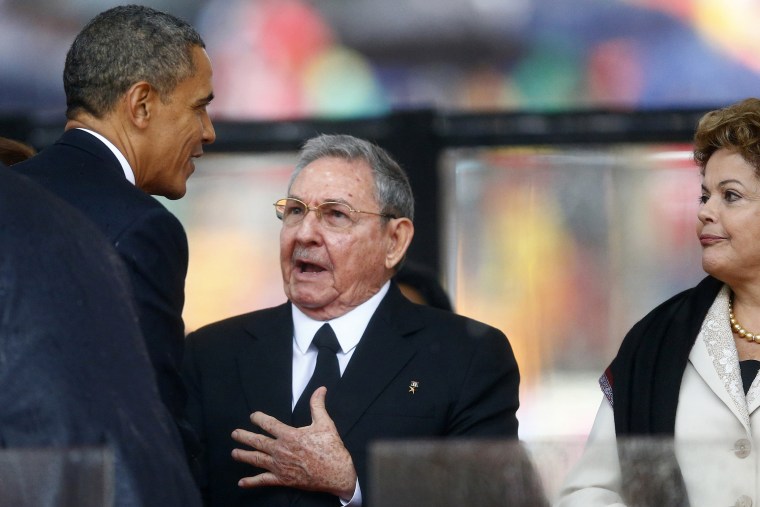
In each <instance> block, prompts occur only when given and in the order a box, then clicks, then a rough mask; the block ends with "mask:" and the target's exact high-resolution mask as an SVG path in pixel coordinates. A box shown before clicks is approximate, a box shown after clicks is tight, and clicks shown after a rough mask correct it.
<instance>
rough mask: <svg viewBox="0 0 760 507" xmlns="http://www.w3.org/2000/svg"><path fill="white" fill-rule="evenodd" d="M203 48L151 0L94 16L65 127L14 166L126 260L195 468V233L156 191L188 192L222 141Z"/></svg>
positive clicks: (72, 53)
mask: <svg viewBox="0 0 760 507" xmlns="http://www.w3.org/2000/svg"><path fill="white" fill-rule="evenodd" d="M204 47H205V46H204V43H203V40H202V39H201V37H200V35H198V33H197V32H196V31H195V29H193V27H191V26H190V25H189V24H187V23H186V22H184V21H182V20H180V19H178V18H176V17H174V16H172V15H170V14H166V13H163V12H160V11H157V10H155V9H151V8H149V7H143V6H138V5H128V6H120V7H114V8H112V9H109V10H106V11H104V12H102V13H100V14H98V15H97V16H95V18H93V19H92V20H91V21H90V22H89V23H88V24H87V25H86V26H85V27H84V28H83V29H82V31H81V32H80V33H79V34H78V35H77V36H76V38H75V40H74V42H73V44H72V45H71V47H70V48H69V51H68V53H67V55H66V63H65V67H64V73H63V77H64V89H65V92H66V104H67V110H66V117H67V119H68V121H67V122H66V125H65V128H64V130H65V132H64V134H63V135H62V136H61V137H60V138H59V139H58V141H56V143H55V144H53V145H52V146H50V147H48V148H46V149H44V150H42V151H41V152H40V153H39V154H38V155H36V156H35V157H32V158H31V159H29V160H27V161H25V162H21V163H19V164H16V165H14V166H13V169H15V170H17V171H18V172H19V173H21V174H24V175H26V176H28V177H29V178H31V179H33V180H34V181H36V182H37V183H39V184H41V185H42V186H44V187H45V188H47V189H48V190H50V191H51V192H53V193H55V194H56V195H58V196H59V197H61V198H63V199H64V200H65V201H67V202H69V203H70V204H71V205H73V206H74V207H76V208H77V209H79V211H81V212H82V213H83V214H84V215H85V216H86V217H87V218H89V219H90V220H92V221H93V222H94V223H95V224H96V225H97V226H98V228H99V229H100V230H101V231H102V232H103V233H104V234H105V235H106V237H107V238H108V239H109V240H110V241H111V243H112V244H113V245H114V247H115V248H116V251H117V252H118V253H119V255H120V256H121V258H122V260H123V261H124V263H125V264H126V266H127V272H128V274H129V278H130V282H131V284H132V289H133V292H134V297H135V302H136V308H137V312H138V317H139V321H140V329H141V331H142V335H143V338H144V340H145V343H146V345H147V348H148V353H149V355H150V359H151V362H152V364H153V368H154V371H155V377H156V381H157V382H158V388H159V393H160V394H161V399H162V400H163V402H164V404H165V405H166V407H167V408H168V409H169V411H170V413H171V414H172V415H173V416H174V418H175V421H176V422H177V425H178V427H179V429H180V432H181V434H182V436H183V441H184V442H185V445H186V449H187V452H188V457H189V459H190V463H191V465H193V463H194V462H195V460H196V459H197V457H198V454H199V448H198V443H197V439H196V438H194V437H193V435H192V430H191V429H190V427H189V426H188V425H187V424H186V423H185V422H184V420H183V419H182V413H183V411H184V405H185V391H184V386H183V384H182V379H181V377H180V372H179V370H180V367H181V362H182V353H183V347H184V332H185V330H184V324H183V320H182V309H183V305H184V284H185V275H186V273H187V263H188V247H187V237H186V235H185V231H184V229H183V228H182V225H181V224H180V222H179V220H177V218H176V217H175V216H174V215H172V214H171V213H170V212H169V211H168V210H167V209H166V208H165V207H164V206H163V205H161V204H160V203H159V202H158V201H157V200H156V199H154V198H153V197H151V194H153V195H161V196H165V197H168V198H170V199H177V198H180V197H182V196H183V195H184V194H185V190H186V181H187V179H188V178H189V177H190V175H191V174H192V173H193V171H194V169H195V166H194V159H196V158H197V157H200V156H201V155H202V154H203V146H204V145H206V144H208V143H212V142H213V141H214V139H215V133H214V128H213V126H212V124H211V120H210V119H209V116H208V113H207V110H206V107H207V106H208V105H209V103H210V102H211V100H212V98H213V97H214V93H213V88H212V83H211V75H212V69H211V62H210V61H209V58H208V55H207V54H206V51H205V49H204Z"/></svg>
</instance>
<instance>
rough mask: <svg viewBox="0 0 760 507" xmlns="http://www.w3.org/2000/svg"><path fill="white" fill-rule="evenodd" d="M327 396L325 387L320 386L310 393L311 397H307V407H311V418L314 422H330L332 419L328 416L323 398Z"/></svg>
mask: <svg viewBox="0 0 760 507" xmlns="http://www.w3.org/2000/svg"><path fill="white" fill-rule="evenodd" d="M326 397H327V388H326V387H324V386H322V387H320V388H318V389H317V390H316V391H314V393H313V394H312V395H311V398H310V399H309V407H310V409H311V419H312V421H314V423H325V422H329V423H330V424H332V419H331V418H330V415H329V414H328V413H327V408H326V407H325V398H326Z"/></svg>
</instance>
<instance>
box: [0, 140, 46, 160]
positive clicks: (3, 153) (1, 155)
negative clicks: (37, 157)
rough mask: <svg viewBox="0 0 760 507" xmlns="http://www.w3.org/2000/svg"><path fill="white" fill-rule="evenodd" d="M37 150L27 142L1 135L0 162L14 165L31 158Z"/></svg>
mask: <svg viewBox="0 0 760 507" xmlns="http://www.w3.org/2000/svg"><path fill="white" fill-rule="evenodd" d="M35 153H37V151H36V150H35V149H34V148H32V147H31V146H29V145H28V144H26V143H22V142H21V141H16V140H15V139H9V138H7V137H0V163H3V164H5V165H13V164H16V163H18V162H23V161H24V160H26V159H28V158H31V157H32V156H34V154H35Z"/></svg>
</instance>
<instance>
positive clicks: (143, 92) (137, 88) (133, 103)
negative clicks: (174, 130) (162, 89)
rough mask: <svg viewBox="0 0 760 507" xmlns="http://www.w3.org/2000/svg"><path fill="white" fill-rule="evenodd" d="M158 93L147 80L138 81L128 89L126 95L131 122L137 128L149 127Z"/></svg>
mask: <svg viewBox="0 0 760 507" xmlns="http://www.w3.org/2000/svg"><path fill="white" fill-rule="evenodd" d="M158 98H159V97H158V93H157V92H156V90H155V89H154V88H153V87H152V86H151V85H150V84H149V83H148V82H146V81H138V82H137V83H135V84H133V85H132V86H130V87H129V89H128V90H127V93H126V94H125V96H124V101H125V105H126V108H127V115H128V117H129V120H130V122H131V123H132V124H133V125H134V126H135V127H137V128H140V129H144V128H147V126H148V123H149V122H150V118H151V115H152V114H153V108H154V102H155V101H156V100H158Z"/></svg>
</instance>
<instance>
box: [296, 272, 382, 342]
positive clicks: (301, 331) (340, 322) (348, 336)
mask: <svg viewBox="0 0 760 507" xmlns="http://www.w3.org/2000/svg"><path fill="white" fill-rule="evenodd" d="M390 285H391V282H390V280H389V281H387V282H385V284H384V285H383V286H382V287H381V288H380V290H379V291H377V294H375V295H374V296H372V297H371V298H369V299H368V300H367V301H365V302H364V303H362V304H360V305H359V306H357V307H356V308H354V309H353V310H351V311H350V312H348V313H347V314H345V315H341V316H340V317H338V318H336V319H332V320H329V321H327V323H329V324H330V326H331V327H332V328H333V331H334V332H335V336H336V337H337V338H338V343H340V348H341V350H342V352H343V353H344V354H345V353H347V352H349V351H350V350H352V349H354V348H355V347H356V346H357V345H358V344H359V341H360V340H361V338H362V335H363V334H364V330H365V329H367V325H369V320H370V319H371V318H372V316H373V315H374V314H375V310H377V307H378V306H379V305H380V301H382V300H383V298H384V297H385V295H386V294H387V293H388V288H389V287H390ZM291 308H292V309H293V312H292V313H293V333H294V335H295V340H296V345H297V346H298V349H299V350H300V351H301V352H302V353H305V352H306V350H307V349H308V348H309V345H311V341H312V340H313V339H314V335H315V334H316V333H317V330H318V329H319V328H320V327H322V325H323V324H324V323H325V322H324V321H320V320H314V319H312V318H311V317H308V316H307V315H306V314H305V313H303V312H302V311H301V310H299V309H298V308H297V307H296V305H291Z"/></svg>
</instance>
